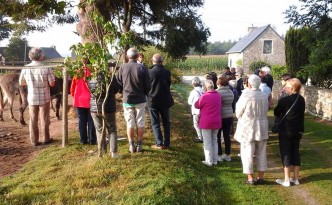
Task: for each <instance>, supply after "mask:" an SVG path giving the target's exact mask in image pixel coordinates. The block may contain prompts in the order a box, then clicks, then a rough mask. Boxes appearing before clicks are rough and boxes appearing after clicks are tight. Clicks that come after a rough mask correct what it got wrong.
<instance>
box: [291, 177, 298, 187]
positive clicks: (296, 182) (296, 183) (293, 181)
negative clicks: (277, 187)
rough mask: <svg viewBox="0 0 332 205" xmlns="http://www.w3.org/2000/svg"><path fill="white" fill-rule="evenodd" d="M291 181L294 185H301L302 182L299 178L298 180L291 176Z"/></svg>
mask: <svg viewBox="0 0 332 205" xmlns="http://www.w3.org/2000/svg"><path fill="white" fill-rule="evenodd" d="M289 181H290V182H291V183H293V184H294V185H299V184H300V182H299V180H298V179H297V180H294V179H293V178H289Z"/></svg>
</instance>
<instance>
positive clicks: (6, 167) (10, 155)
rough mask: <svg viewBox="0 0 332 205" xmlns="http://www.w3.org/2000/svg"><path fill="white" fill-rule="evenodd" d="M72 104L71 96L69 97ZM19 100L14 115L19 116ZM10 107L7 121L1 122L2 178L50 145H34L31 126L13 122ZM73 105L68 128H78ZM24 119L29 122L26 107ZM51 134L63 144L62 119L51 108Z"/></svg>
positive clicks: (7, 111) (0, 161)
mask: <svg viewBox="0 0 332 205" xmlns="http://www.w3.org/2000/svg"><path fill="white" fill-rule="evenodd" d="M69 104H71V98H69ZM17 110H18V101H17V100H16V101H15V102H14V116H15V117H17V116H18V111H17ZM8 113H9V110H8V107H6V108H5V111H4V120H5V122H0V178H2V177H4V176H6V175H11V174H13V173H14V172H16V171H17V170H19V169H21V168H22V166H23V165H24V164H25V163H26V162H28V161H30V160H32V159H33V158H34V157H36V156H37V155H38V153H39V151H41V150H42V149H44V148H45V147H46V146H48V145H41V146H38V147H33V146H31V144H30V140H29V127H28V126H21V125H20V123H19V122H13V121H11V120H10V118H9V114H8ZM74 115H75V114H74V113H73V109H72V106H71V105H69V120H68V128H69V130H71V129H77V121H76V119H75V117H74ZM24 119H25V121H26V122H27V123H28V122H29V110H28V108H27V109H26V111H25V113H24ZM50 134H51V137H52V138H53V139H55V142H54V143H53V144H61V138H62V121H61V120H58V119H57V118H56V117H55V112H53V111H52V110H51V125H50Z"/></svg>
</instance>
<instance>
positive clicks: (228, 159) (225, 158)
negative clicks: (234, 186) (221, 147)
mask: <svg viewBox="0 0 332 205" xmlns="http://www.w3.org/2000/svg"><path fill="white" fill-rule="evenodd" d="M222 159H223V160H225V161H227V162H230V161H232V158H231V156H229V155H225V154H224V155H223V156H222Z"/></svg>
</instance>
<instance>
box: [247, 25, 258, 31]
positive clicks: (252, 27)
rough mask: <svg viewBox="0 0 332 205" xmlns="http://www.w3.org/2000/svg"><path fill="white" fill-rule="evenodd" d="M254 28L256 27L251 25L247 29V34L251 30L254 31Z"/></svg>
mask: <svg viewBox="0 0 332 205" xmlns="http://www.w3.org/2000/svg"><path fill="white" fill-rule="evenodd" d="M255 28H257V27H256V26H254V24H251V26H250V27H248V33H249V32H250V31H252V30H254V29H255Z"/></svg>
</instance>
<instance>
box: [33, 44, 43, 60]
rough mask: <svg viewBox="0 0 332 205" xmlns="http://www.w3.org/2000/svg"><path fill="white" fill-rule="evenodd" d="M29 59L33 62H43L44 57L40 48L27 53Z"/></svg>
mask: <svg viewBox="0 0 332 205" xmlns="http://www.w3.org/2000/svg"><path fill="white" fill-rule="evenodd" d="M29 58H30V59H31V60H33V61H43V60H45V55H44V52H43V50H42V49H41V48H37V47H34V48H31V50H30V51H29Z"/></svg>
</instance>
